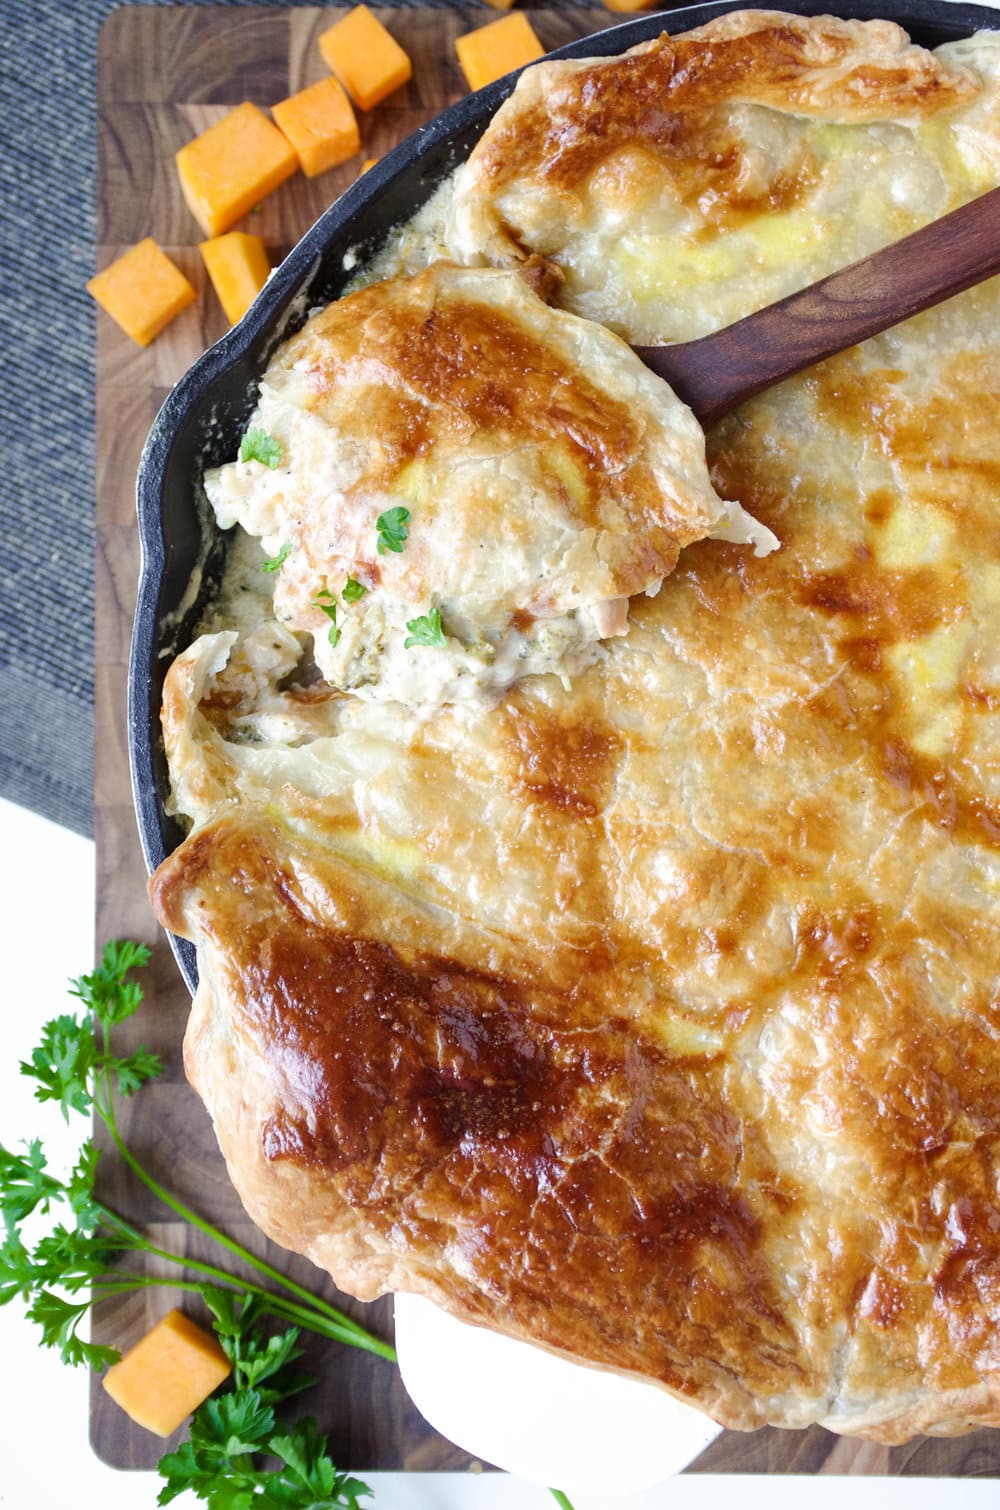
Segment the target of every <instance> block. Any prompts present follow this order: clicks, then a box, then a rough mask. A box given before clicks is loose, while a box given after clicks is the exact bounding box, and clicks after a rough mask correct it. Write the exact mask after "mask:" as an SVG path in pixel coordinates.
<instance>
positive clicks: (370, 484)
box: [205, 263, 777, 706]
mask: <svg viewBox="0 0 1000 1510" xmlns="http://www.w3.org/2000/svg"><path fill="white" fill-rule="evenodd" d="M249 433H251V434H254V433H257V434H258V435H259V434H263V436H264V437H265V448H264V450H263V459H248V460H245V461H237V462H234V463H230V464H228V465H226V466H223V467H220V468H218V469H217V470H215V471H213V472H210V473H208V474H207V476H206V479H205V486H206V490H207V492H208V496H209V498H210V500H211V502H212V505H213V507H214V509H215V512H216V516H217V518H218V521H219V523H220V525H221V526H222V527H223V528H226V527H228V526H230V525H232V524H235V523H239V524H241V525H242V526H243V528H244V529H245V530H247V531H248V532H249V533H250V534H251V535H255V536H258V537H259V538H260V539H261V540H262V541H263V544H264V548H265V550H266V551H267V552H268V554H269V555H270V556H271V557H272V564H274V567H275V571H274V578H275V591H274V608H275V614H276V616H277V617H278V618H279V619H281V620H283V621H284V622H285V623H286V625H287V626H288V627H290V628H292V629H294V630H299V631H301V630H306V631H310V632H311V633H312V634H313V636H314V645H315V658H316V662H317V665H318V666H319V668H320V670H321V671H322V674H323V676H324V677H325V678H326V679H327V680H328V681H329V682H331V683H332V684H333V685H335V686H336V687H339V688H341V689H343V690H344V691H348V692H352V693H356V694H358V695H360V696H362V697H381V698H391V699H393V700H395V701H398V702H402V703H409V704H414V705H416V704H420V705H426V706H435V705H438V704H440V703H443V702H451V701H460V700H462V699H464V698H465V697H468V696H471V695H474V694H475V693H477V692H480V691H482V690H488V689H500V688H503V687H506V686H508V685H509V684H510V683H511V682H513V681H515V680H516V679H518V678H520V677H522V676H525V675H529V674H532V673H538V672H549V671H555V672H559V673H560V674H562V675H570V674H572V673H573V672H574V671H575V670H578V669H579V668H580V667H581V666H582V665H583V664H585V663H586V661H587V660H588V659H592V657H593V653H594V646H595V645H596V643H597V642H598V641H600V640H601V639H604V638H606V637H608V636H613V635H620V634H623V633H624V632H625V628H626V620H627V613H628V599H629V598H630V597H631V596H633V595H635V594H637V593H654V592H656V591H657V589H658V588H659V586H660V584H661V582H662V581H663V579H664V577H665V576H667V575H668V574H669V573H670V572H671V571H672V570H673V568H674V566H675V564H676V561H677V557H678V554H679V552H680V551H681V549H682V548H683V547H684V546H686V545H688V544H690V543H691V542H693V541H695V540H700V539H702V538H704V537H705V536H713V537H715V538H718V539H724V540H730V541H736V542H746V543H750V544H753V545H754V547H755V548H756V550H757V552H758V553H764V552H767V551H769V550H772V549H773V548H774V547H775V545H776V544H777V541H776V539H775V537H774V536H773V535H772V534H771V532H770V531H769V530H767V529H764V528H763V527H761V526H760V525H758V524H757V523H756V522H755V521H754V520H753V519H752V518H751V517H750V516H749V515H748V514H746V513H744V511H743V510H742V508H740V507H739V505H737V504H733V503H727V502H725V501H724V500H723V499H721V498H719V497H718V495H717V494H716V492H715V490H714V488H713V487H712V484H711V482H710V480H709V476H708V470H707V467H706V464H705V448H704V437H703V435H702V432H701V429H700V428H699V426H698V424H697V422H696V421H695V420H694V418H693V416H692V415H691V413H690V411H689V410H688V409H687V408H686V407H685V405H683V404H682V403H681V402H680V401H679V400H678V399H677V398H676V397H675V395H674V394H673V393H672V391H671V390H670V389H669V387H667V385H666V384H665V383H664V382H662V381H661V379H659V378H657V377H655V376H654V375H653V374H652V373H651V372H649V371H648V370H647V369H646V368H645V367H644V366H643V365H642V363H641V362H640V361H639V359H638V358H637V357H636V356H635V354H634V353H633V352H632V351H631V350H630V349H629V348H628V347H627V346H626V345H625V344H624V343H623V342H622V341H621V340H619V339H618V338H617V337H616V336H614V335H612V334H611V333H610V332H608V331H606V330H604V329H602V328H600V327H598V326H596V325H592V324H589V323H587V322H585V321H582V320H579V319H576V318H574V317H573V316H570V315H567V314H565V313H563V312H561V311H558V310H553V309H550V308H549V307H548V306H547V305H546V304H545V303H543V302H542V300H541V299H540V298H539V297H538V296H537V295H536V294H535V293H534V292H532V289H531V288H530V287H529V286H528V284H527V282H526V281H525V279H524V278H522V277H521V276H520V275H519V274H518V273H516V272H504V271H497V270H478V269H462V268H457V267H453V266H451V265H450V264H447V263H437V264H434V265H433V266H431V267H429V268H428V269H426V270H425V271H424V272H422V273H420V274H418V275H417V276H414V277H408V278H399V279H393V280H391V281H388V282H385V283H380V284H375V285H372V286H371V287H368V288H365V289H362V290H360V291H359V292H357V293H354V294H351V295H349V296H348V297H347V298H345V299H342V300H340V301H338V302H337V303H335V304H332V305H330V306H329V307H328V308H326V309H325V310H323V311H321V312H320V313H319V314H317V315H314V316H313V318H312V319H311V320H309V322H308V323H307V324H306V326H305V327H304V328H303V330H301V331H300V332H299V333H298V334H297V335H296V336H294V337H293V338H292V340H290V341H289V342H287V343H286V345H285V346H283V347H282V348H281V350H280V351H279V352H278V353H277V355H276V356H275V358H274V359H273V361H272V362H271V364H270V366H269V368H268V370H267V372H266V374H265V375H264V378H263V380H262V383H261V390H260V399H259V402H258V405H257V408H256V410H255V412H254V414H253V417H252V419H251V421H250V432H249Z"/></svg>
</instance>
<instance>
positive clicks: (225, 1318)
mask: <svg viewBox="0 0 1000 1510" xmlns="http://www.w3.org/2000/svg"><path fill="white" fill-rule="evenodd" d="M205 1300H206V1303H207V1304H208V1307H209V1309H210V1311H211V1312H212V1316H213V1320H214V1325H215V1331H216V1335H217V1336H218V1339H219V1342H220V1343H221V1345H222V1348H223V1350H224V1352H225V1353H226V1355H227V1356H228V1358H229V1359H230V1361H231V1363H232V1365H233V1373H232V1379H231V1383H230V1386H229V1388H228V1389H227V1390H226V1392H225V1393H224V1394H220V1393H216V1394H215V1395H214V1396H213V1397H212V1398H211V1399H209V1400H206V1401H205V1403H204V1405H201V1406H199V1408H198V1409H197V1410H196V1411H195V1413H194V1416H193V1417H192V1420H191V1431H190V1436H189V1439H188V1441H186V1442H185V1443H184V1444H183V1445H182V1446H181V1447H180V1448H178V1450H177V1451H176V1452H169V1453H167V1454H166V1456H165V1457H163V1458H161V1459H160V1465H159V1467H160V1473H161V1474H162V1475H163V1477H164V1479H165V1480H166V1483H165V1484H164V1487H163V1488H162V1489H161V1490H160V1494H159V1498H158V1500H157V1503H158V1504H160V1505H168V1504H169V1503H170V1501H171V1500H173V1499H176V1497H177V1495H179V1494H182V1493H183V1492H184V1491H185V1490H186V1489H190V1490H193V1491H194V1493H195V1494H197V1495H198V1496H199V1498H201V1499H203V1500H207V1501H208V1503H209V1505H210V1506H213V1507H216V1506H217V1507H219V1510H223V1507H225V1510H229V1507H233V1506H235V1507H243V1506H247V1507H249V1506H250V1505H254V1506H258V1505H259V1506H261V1507H264V1510H270V1507H273V1510H278V1507H283V1510H328V1507H329V1510H333V1507H335V1506H344V1507H347V1510H360V1507H359V1504H358V1502H359V1500H360V1498H361V1496H362V1495H370V1494H371V1490H370V1489H369V1488H368V1486H367V1485H366V1484H363V1483H362V1482H361V1481H360V1479H355V1478H351V1477H350V1476H349V1475H348V1474H346V1473H339V1472H338V1471H337V1469H336V1468H335V1467H334V1464H333V1461H332V1459H331V1458H330V1456H329V1454H328V1452H327V1450H326V1445H327V1444H326V1441H325V1440H324V1438H323V1437H321V1436H320V1433H319V1431H318V1429H317V1426H316V1422H315V1421H314V1420H313V1419H312V1418H311V1417H306V1418H304V1419H302V1420H299V1421H297V1422H295V1424H294V1425H293V1426H292V1427H291V1428H290V1429H289V1428H282V1427H280V1426H279V1423H278V1418H277V1416H276V1414H275V1407H276V1406H277V1405H279V1404H282V1403H283V1402H285V1401H286V1400H289V1399H290V1398H291V1397H292V1396H293V1395H297V1394H298V1393H299V1392H300V1391H301V1390H303V1389H305V1388H307V1386H308V1385H310V1384H313V1383H315V1381H314V1380H312V1379H309V1378H306V1377H304V1376H303V1375H301V1374H299V1373H298V1372H297V1371H296V1370H295V1369H294V1368H293V1366H292V1365H293V1364H294V1362H295V1360H296V1359H297V1358H298V1357H299V1352H300V1350H299V1348H298V1347H297V1346H296V1343H297V1341H298V1336H299V1334H298V1330H297V1329H296V1328H295V1327H290V1328H289V1329H288V1330H287V1331H285V1332H281V1333H280V1334H278V1335H276V1336H269V1335H267V1334H266V1333H265V1332H264V1331H263V1329H262V1326H261V1322H262V1319H263V1315H262V1311H261V1305H260V1300H259V1298H258V1297H256V1296H250V1297H247V1298H246V1299H244V1300H242V1301H239V1300H237V1299H236V1298H235V1297H234V1296H233V1295H232V1294H231V1293H230V1292H228V1291H225V1290H217V1291H212V1290H210V1289H208V1290H206V1292H205ZM262 1457H265V1458H277V1459H278V1460H279V1462H280V1464H281V1466H280V1467H279V1468H277V1469H269V1468H268V1467H267V1466H266V1465H262V1464H261V1462H260V1459H261V1458H262Z"/></svg>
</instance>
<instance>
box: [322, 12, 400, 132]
mask: <svg viewBox="0 0 1000 1510" xmlns="http://www.w3.org/2000/svg"><path fill="white" fill-rule="evenodd" d="M319 50H320V52H321V53H322V54H323V61H324V63H325V64H326V66H327V68H329V69H330V71H331V73H335V74H336V75H337V78H338V79H339V80H340V82H341V83H342V84H343V86H344V88H345V89H346V90H347V92H348V94H349V95H350V96H351V99H352V100H353V101H354V103H355V105H360V107H361V109H362V110H371V109H372V107H373V106H374V105H377V104H378V103H379V101H380V100H384V99H385V97H386V95H387V94H392V92H393V90H394V89H398V88H399V86H400V84H405V83H406V81H407V79H408V78H411V77H412V74H413V64H412V63H411V62H410V60H409V58H408V57H407V55H406V53H405V52H404V51H403V49H402V48H401V47H400V45H399V43H398V42H397V41H396V39H395V37H393V36H391V35H390V33H389V32H387V31H386V29H385V27H384V26H383V25H382V23H381V21H380V20H379V19H378V17H377V16H373V15H372V13H371V11H370V10H369V9H368V7H367V5H356V6H355V7H354V9H353V10H349V11H348V12H347V15H346V16H344V17H343V19H342V20H340V21H336V22H334V24H333V26H331V27H330V28H329V29H328V30H327V31H325V32H324V33H323V35H322V36H321V37H320V39H319Z"/></svg>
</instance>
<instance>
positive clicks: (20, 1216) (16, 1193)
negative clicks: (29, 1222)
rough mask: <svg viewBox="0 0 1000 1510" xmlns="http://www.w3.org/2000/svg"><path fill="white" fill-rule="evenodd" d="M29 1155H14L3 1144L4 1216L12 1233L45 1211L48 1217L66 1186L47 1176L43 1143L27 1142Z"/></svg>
mask: <svg viewBox="0 0 1000 1510" xmlns="http://www.w3.org/2000/svg"><path fill="white" fill-rule="evenodd" d="M24 1146H25V1148H26V1149H27V1150H28V1152H27V1155H24V1154H19V1153H11V1152H10V1151H9V1150H8V1149H6V1148H4V1146H3V1144H2V1143H0V1215H2V1216H3V1219H4V1223H5V1224H6V1226H7V1229H8V1231H10V1230H12V1229H13V1228H14V1227H16V1226H17V1225H18V1224H19V1223H20V1222H23V1221H24V1219H25V1217H26V1216H30V1215H31V1213H32V1212H33V1211H36V1210H38V1209H39V1207H40V1208H41V1210H42V1212H43V1214H47V1213H48V1211H49V1208H50V1207H51V1205H52V1202H53V1201H54V1200H61V1199H62V1196H63V1187H62V1185H61V1184H60V1182H59V1181H58V1180H55V1179H53V1178H52V1176H51V1175H50V1174H47V1173H46V1168H47V1160H46V1158H45V1153H44V1150H43V1149H42V1145H41V1141H40V1139H38V1138H32V1140H31V1142H30V1143H25V1145H24Z"/></svg>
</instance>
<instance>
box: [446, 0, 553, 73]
mask: <svg viewBox="0 0 1000 1510" xmlns="http://www.w3.org/2000/svg"><path fill="white" fill-rule="evenodd" d="M455 51H456V52H457V53H458V61H459V62H460V63H461V65H462V72H463V73H464V74H465V77H466V79H467V80H468V84H469V88H470V89H482V88H483V86H484V85H486V84H492V83H493V80H494V79H502V78H503V76H504V74H505V73H510V72H511V70H512V69H514V68H523V67H524V65H525V63H533V62H534V61H535V59H536V58H541V57H544V56H545V48H544V47H543V46H542V44H541V42H539V40H538V38H537V37H536V36H535V33H534V31H533V29H532V26H531V22H530V21H529V20H528V18H527V16H524V15H522V14H521V12H520V11H514V12H513V13H512V14H511V15H509V16H503V17H502V18H501V20H499V21H491V22H490V23H489V25H488V26H481V27H480V28H479V30H478V31H470V32H466V34H465V36H464V37H457V38H456V39H455Z"/></svg>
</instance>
